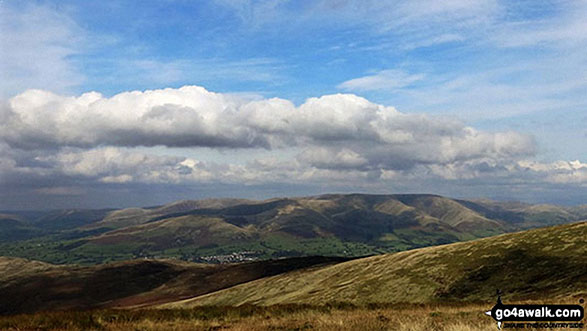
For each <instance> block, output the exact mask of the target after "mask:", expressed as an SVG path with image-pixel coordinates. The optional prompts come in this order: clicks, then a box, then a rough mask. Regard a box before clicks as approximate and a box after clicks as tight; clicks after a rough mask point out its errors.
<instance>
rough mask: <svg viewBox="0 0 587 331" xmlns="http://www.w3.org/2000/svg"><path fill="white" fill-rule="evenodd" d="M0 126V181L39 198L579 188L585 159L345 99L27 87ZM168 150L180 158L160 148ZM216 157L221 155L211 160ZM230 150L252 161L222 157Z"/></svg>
mask: <svg viewBox="0 0 587 331" xmlns="http://www.w3.org/2000/svg"><path fill="white" fill-rule="evenodd" d="M0 119H1V121H0V152H1V153H0V185H2V186H3V187H10V188H11V189H14V188H18V187H29V188H34V189H35V190H36V191H35V192H37V193H39V194H45V195H51V194H59V195H65V193H67V192H75V193H76V194H80V193H79V192H80V190H79V187H80V186H86V187H88V186H89V187H91V186H92V185H118V186H124V185H130V184H133V183H144V184H164V185H186V184H188V185H197V184H202V183H207V184H213V183H224V184H234V185H280V184H282V183H289V184H304V185H315V184H320V185H326V186H325V187H328V188H327V189H328V190H336V187H347V188H351V187H355V188H361V187H362V188H364V189H367V190H369V189H372V190H376V191H381V190H383V191H386V190H393V189H394V188H397V187H408V186H409V183H410V182H413V183H420V185H426V183H428V184H429V185H436V184H437V183H440V182H443V183H446V182H452V183H454V184H455V185H457V186H458V185H481V184H484V185H496V184H498V183H499V185H509V186H512V185H518V184H520V185H575V186H577V187H585V186H586V185H587V164H584V163H581V162H580V161H572V162H564V161H560V162H555V163H540V162H537V161H534V160H533V158H534V156H535V153H536V149H537V147H536V144H535V142H534V140H533V138H532V137H530V136H527V135H523V134H520V133H517V132H513V131H509V132H487V131H479V130H476V129H474V128H472V127H469V126H466V125H465V124H463V123H461V122H459V121H456V120H453V119H449V118H444V117H438V116H437V117H433V116H428V115H422V114H406V113H402V112H400V111H398V110H396V109H395V108H393V107H387V106H383V105H379V104H375V103H372V102H370V101H368V100H366V99H364V98H361V97H358V96H356V95H352V94H335V95H325V96H322V97H319V98H310V99H308V100H306V101H305V102H304V103H303V104H301V105H298V106H296V105H295V104H294V103H292V102H291V101H289V100H285V99H279V98H272V99H260V100H250V99H246V98H241V97H239V96H235V95H231V94H221V93H214V92H210V91H208V90H206V89H204V88H202V87H198V86H184V87H181V88H178V89H172V88H168V89H162V90H148V91H144V92H139V91H132V92H125V93H121V94H117V95H114V96H112V97H104V96H102V95H101V94H99V93H96V92H90V93H85V94H82V95H80V96H75V97H72V96H63V95H58V94H54V93H51V92H47V91H43V90H28V91H25V92H24V93H21V94H19V95H17V96H15V97H13V98H11V99H10V100H8V101H7V102H6V103H5V104H4V105H2V107H1V111H0ZM178 148H179V150H181V151H185V154H184V155H187V154H189V155H190V157H186V156H177V155H176V156H174V155H170V154H171V153H167V152H168V151H169V150H171V149H173V150H178ZM202 151H208V152H207V153H202ZM214 151H218V153H223V154H224V155H225V157H224V159H222V158H217V159H215V158H214V157H210V152H214ZM237 151H247V153H248V154H250V155H251V157H250V158H248V161H246V162H243V161H242V160H238V159H235V160H233V161H232V162H227V161H226V158H227V157H226V155H227V154H228V155H230V153H232V152H237ZM200 153H201V154H202V155H207V156H206V157H203V158H202V159H200V158H198V157H197V155H199V154H200ZM175 154H177V153H175ZM180 154H181V153H180ZM257 155H258V157H257ZM76 187H78V188H77V189H76ZM386 188H387V189H386Z"/></svg>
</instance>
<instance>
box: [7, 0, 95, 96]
mask: <svg viewBox="0 0 587 331" xmlns="http://www.w3.org/2000/svg"><path fill="white" fill-rule="evenodd" d="M0 31H2V33H1V34H0V73H1V75H2V79H1V80H0V97H7V96H11V95H14V94H15V93H17V92H21V91H23V90H25V89H29V88H45V89H51V90H53V91H56V92H65V91H69V90H71V89H72V88H73V87H75V86H77V85H78V84H80V83H81V82H82V81H83V79H84V76H83V75H82V74H81V73H80V72H79V71H78V70H77V69H76V67H75V65H74V64H73V63H72V62H71V60H70V57H71V56H73V55H76V54H78V53H79V52H80V48H81V47H83V43H84V42H83V40H84V35H85V32H84V31H83V29H81V28H80V27H79V25H77V24H76V23H75V22H74V21H73V20H71V19H70V18H69V17H68V16H67V15H65V14H63V13H60V12H57V11H55V10H53V9H51V8H49V7H46V6H42V5H35V4H32V3H21V4H17V5H15V6H13V5H12V4H10V3H9V2H7V1H2V2H0Z"/></svg>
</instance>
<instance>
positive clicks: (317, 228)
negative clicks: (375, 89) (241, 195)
mask: <svg viewBox="0 0 587 331" xmlns="http://www.w3.org/2000/svg"><path fill="white" fill-rule="evenodd" d="M585 219H587V206H585V205H583V206H576V207H562V206H555V205H531V204H524V203H517V202H496V201H490V200H460V199H451V198H446V197H442V196H437V195H428V194H406V195H368V194H328V195H320V196H311V197H296V198H274V199H268V200H263V201H256V200H245V199H207V200H184V201H177V202H174V203H170V204H166V205H163V206H156V207H148V208H127V209H119V210H115V209H100V210H58V211H48V212H47V211H45V212H43V211H39V212H30V211H29V212H11V211H6V212H1V215H0V255H4V256H13V257H21V258H28V259H33V260H40V261H45V262H49V263H57V264H64V263H77V264H82V265H84V264H87V265H90V264H97V263H103V262H109V261H116V260H128V259H136V258H150V259H152V258H173V259H180V260H185V261H192V262H212V263H223V262H239V261H241V262H242V261H251V260H263V259H270V258H281V257H294V256H312V255H320V256H346V257H360V256H368V255H374V254H381V253H389V252H397V251H403V250H407V249H413V248H419V247H426V246H433V245H441V244H448V243H454V242H460V241H468V240H473V239H478V238H483V237H488V236H494V235H498V234H503V233H509V232H514V231H520V230H526V229H531V228H536V227H544V226H550V225H556V224H564V223H570V222H577V221H581V220H585Z"/></svg>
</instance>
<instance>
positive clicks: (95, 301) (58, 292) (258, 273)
mask: <svg viewBox="0 0 587 331" xmlns="http://www.w3.org/2000/svg"><path fill="white" fill-rule="evenodd" d="M346 260H347V259H343V258H324V257H304V258H291V259H282V260H272V261H257V262H249V263H239V264H223V265H210V264H208V265H206V264H195V263H187V262H180V261H161V260H137V261H128V262H117V263H112V264H106V265H100V266H91V267H81V266H64V265H61V266H55V265H51V264H47V263H42V262H38V261H28V260H24V259H18V258H6V257H0V270H1V271H2V272H0V315H1V314H15V313H30V312H35V311H43V310H68V309H75V310H79V309H88V308H97V307H102V308H106V307H140V306H144V305H153V304H158V303H164V302H169V301H174V300H178V299H180V298H188V297H192V296H194V295H200V294H205V293H209V292H213V291H216V290H220V289H223V288H227V287H230V286H233V285H236V284H240V283H244V282H248V281H251V280H255V279H258V278H261V277H267V276H273V275H276V274H280V273H283V272H288V271H292V270H297V269H301V268H307V267H312V266H317V265H328V264H332V263H337V262H341V261H346Z"/></svg>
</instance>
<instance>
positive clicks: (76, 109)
mask: <svg viewBox="0 0 587 331" xmlns="http://www.w3.org/2000/svg"><path fill="white" fill-rule="evenodd" d="M586 13H587V1H540V0H532V1H530V0H527V1H500V0H446V1H433V2H430V1H421V0H409V1H384V0H379V1H371V0H360V1H353V0H314V1H305V0H298V1H287V0H282V1H247V0H209V1H187V0H186V1H183V0H165V1H163V0H162V1H108V0H105V1H92V2H90V1H73V0H70V1H68V0H60V1H40V0H39V1H36V0H31V1H16V0H0V77H1V79H0V209H3V210H17V209H54V208H103V207H127V206H149V205H158V204H162V203H166V202H171V201H174V200H178V199H201V198H208V197H242V198H255V199H264V198H271V197H281V196H305V195H316V194H322V193H334V192H340V193H345V192H363V193H380V194H388V193H434V194H441V195H445V196H449V197H455V198H471V199H472V198H489V199H497V200H516V201H524V202H529V203H556V204H565V205H575V204H585V203H587V201H586V199H585V197H587V157H586V156H587V20H585V15H586Z"/></svg>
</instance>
